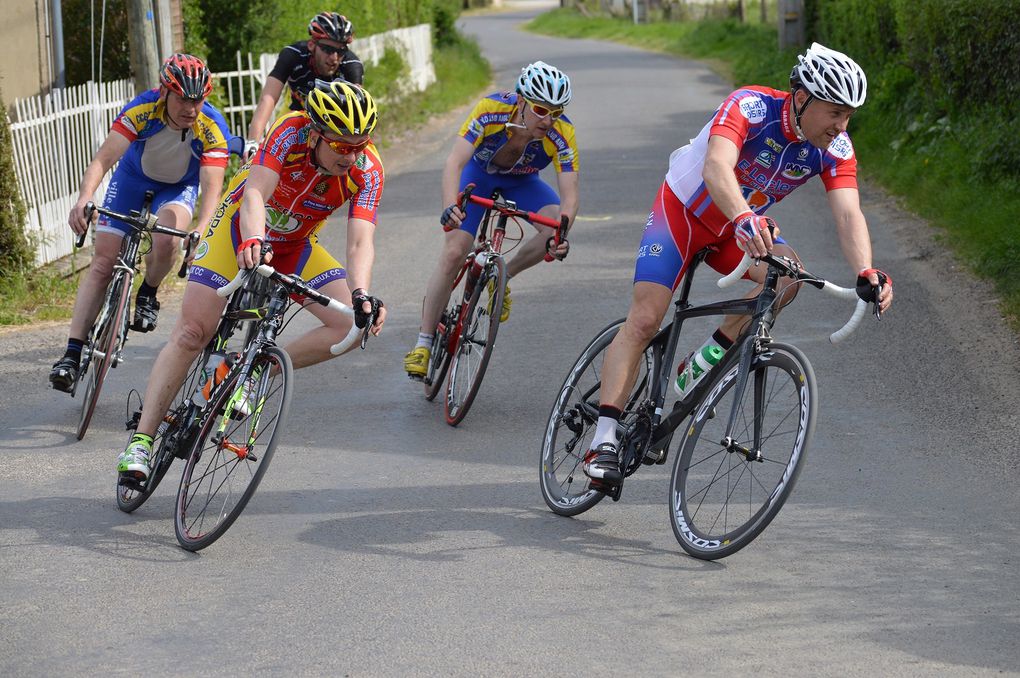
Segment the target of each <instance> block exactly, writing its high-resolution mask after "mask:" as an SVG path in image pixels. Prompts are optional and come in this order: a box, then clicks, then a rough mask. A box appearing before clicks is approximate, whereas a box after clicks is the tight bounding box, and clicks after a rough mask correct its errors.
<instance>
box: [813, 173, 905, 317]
mask: <svg viewBox="0 0 1020 678" xmlns="http://www.w3.org/2000/svg"><path fill="white" fill-rule="evenodd" d="M826 196H827V197H828V198H829V207H830V208H831V209H832V217H833V219H835V220H836V233H837V234H838V236H839V246H840V248H841V249H842V250H843V256H844V257H846V261H847V263H848V264H850V267H851V268H852V269H853V272H854V273H855V274H857V273H860V272H861V271H863V270H866V269H869V268H871V267H872V265H873V264H872V259H871V234H870V232H869V231H868V222H867V220H866V219H865V218H864V212H862V211H861V198H860V194H859V193H858V192H857V189H856V188H836V189H833V190H831V191H829V192H828V193H827V194H826ZM869 279H870V280H871V284H873V285H877V284H878V282H879V281H878V276H877V275H876V274H875V273H872V274H871V275H870V276H869ZM879 303H880V304H881V307H882V311H883V312H884V311H886V310H887V309H888V308H889V306H890V305H891V304H892V287H891V286H888V285H886V286H885V287H883V289H882V292H881V293H880V294H879Z"/></svg>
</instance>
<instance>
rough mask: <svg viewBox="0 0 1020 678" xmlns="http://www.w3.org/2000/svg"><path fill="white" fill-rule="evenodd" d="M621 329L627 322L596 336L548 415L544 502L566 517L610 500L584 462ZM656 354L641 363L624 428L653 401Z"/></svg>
mask: <svg viewBox="0 0 1020 678" xmlns="http://www.w3.org/2000/svg"><path fill="white" fill-rule="evenodd" d="M621 327H623V319H620V320H617V321H616V322H615V323H612V324H611V325H609V326H608V327H606V328H605V329H603V330H602V331H601V332H599V333H598V334H596V335H595V338H594V339H592V340H591V342H590V343H589V344H588V346H587V347H586V348H585V349H584V351H582V352H581V355H580V357H579V358H578V359H577V362H575V363H574V366H573V367H572V368H570V372H569V373H568V374H567V378H566V379H565V380H564V381H563V386H562V387H560V391H559V394H558V395H557V396H556V402H555V403H553V408H552V412H550V413H549V421H548V422H547V423H546V426H545V436H544V437H543V438H542V455H541V459H540V463H539V480H540V485H541V487H542V498H543V499H545V503H546V504H547V505H548V506H549V508H550V509H552V511H553V512H554V513H558V514H559V515H561V516H576V515H577V514H579V513H583V512H585V511H587V510H588V509H590V508H591V507H593V506H595V504H597V503H599V502H600V501H602V499H603V497H605V496H606V495H605V494H603V493H602V492H600V491H598V490H595V489H592V488H591V485H590V483H589V479H588V476H586V475H584V471H583V470H582V469H581V462H582V461H583V460H584V455H585V454H586V453H587V452H588V450H589V449H590V448H591V443H592V439H593V438H594V436H595V424H596V422H597V421H598V418H599V397H600V393H601V388H602V362H603V359H604V357H605V355H604V354H605V351H606V349H607V348H609V345H610V344H611V343H612V342H613V339H614V338H615V337H616V334H617V333H618V332H619V331H620V328H621ZM655 353H656V349H655V348H653V347H652V346H649V347H648V348H646V349H645V352H644V353H643V354H642V356H641V358H640V360H639V361H638V375H637V380H636V381H635V385H634V390H633V391H632V392H631V396H630V398H629V399H628V400H627V403H626V405H625V406H624V408H623V414H622V416H621V417H620V429H621V430H622V429H626V428H627V427H628V426H630V425H631V424H632V423H633V422H634V419H635V417H636V413H635V410H636V408H637V406H638V405H639V404H641V403H642V402H644V401H645V400H647V399H648V398H649V397H650V390H651V389H650V384H651V378H650V375H654V374H655V372H656V365H657V364H658V361H657V360H656V359H655Z"/></svg>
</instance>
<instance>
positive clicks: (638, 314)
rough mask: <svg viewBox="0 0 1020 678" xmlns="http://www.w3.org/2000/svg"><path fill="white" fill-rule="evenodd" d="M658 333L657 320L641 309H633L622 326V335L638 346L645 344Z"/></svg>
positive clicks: (651, 314)
mask: <svg viewBox="0 0 1020 678" xmlns="http://www.w3.org/2000/svg"><path fill="white" fill-rule="evenodd" d="M658 331H659V318H658V317H657V316H656V315H655V314H653V313H649V312H647V311H644V310H642V309H634V310H633V311H632V312H631V313H630V315H628V316H627V322H626V323H625V324H624V326H623V333H624V334H626V335H627V336H628V337H629V338H630V339H631V340H632V341H634V342H635V343H639V344H647V343H648V342H649V341H651V339H652V337H654V336H655V333H656V332H658Z"/></svg>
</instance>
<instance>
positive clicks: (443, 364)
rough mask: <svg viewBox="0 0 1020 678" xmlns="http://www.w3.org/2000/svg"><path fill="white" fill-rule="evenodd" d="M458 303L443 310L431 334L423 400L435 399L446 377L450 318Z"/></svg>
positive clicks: (455, 314)
mask: <svg viewBox="0 0 1020 678" xmlns="http://www.w3.org/2000/svg"><path fill="white" fill-rule="evenodd" d="M459 293H460V292H459V290H454V293H453V294H451V297H450V299H451V301H452V300H453V296H454V295H456V294H459ZM459 309H460V305H459V304H457V303H451V304H450V307H449V308H448V309H447V310H446V311H444V312H443V315H442V317H441V318H440V319H439V327H437V328H436V331H435V334H433V335H432V354H431V357H430V358H429V369H428V373H427V374H426V375H425V400H428V401H432V400H434V399H435V397H436V396H437V395H439V392H440V391H441V390H442V389H443V382H444V380H445V379H446V372H447V371H448V370H449V369H450V357H451V356H450V351H449V350H448V348H449V345H450V344H449V342H450V334H449V331H450V326H451V325H452V323H451V322H450V318H456V317H457V314H458V312H459Z"/></svg>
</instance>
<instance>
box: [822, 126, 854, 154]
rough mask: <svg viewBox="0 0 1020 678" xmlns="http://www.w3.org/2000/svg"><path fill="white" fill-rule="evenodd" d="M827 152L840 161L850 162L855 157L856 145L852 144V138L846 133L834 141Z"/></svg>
mask: <svg viewBox="0 0 1020 678" xmlns="http://www.w3.org/2000/svg"><path fill="white" fill-rule="evenodd" d="M827 150H828V151H829V153H830V154H832V155H834V156H836V157H837V158H839V159H840V160H849V159H850V158H852V157H853V156H854V145H853V144H852V143H850V137H848V136H847V135H846V133H845V132H843V133H841V134H840V135H839V136H837V137H836V138H835V139H833V140H832V143H831V144H829V148H828V149H827Z"/></svg>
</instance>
